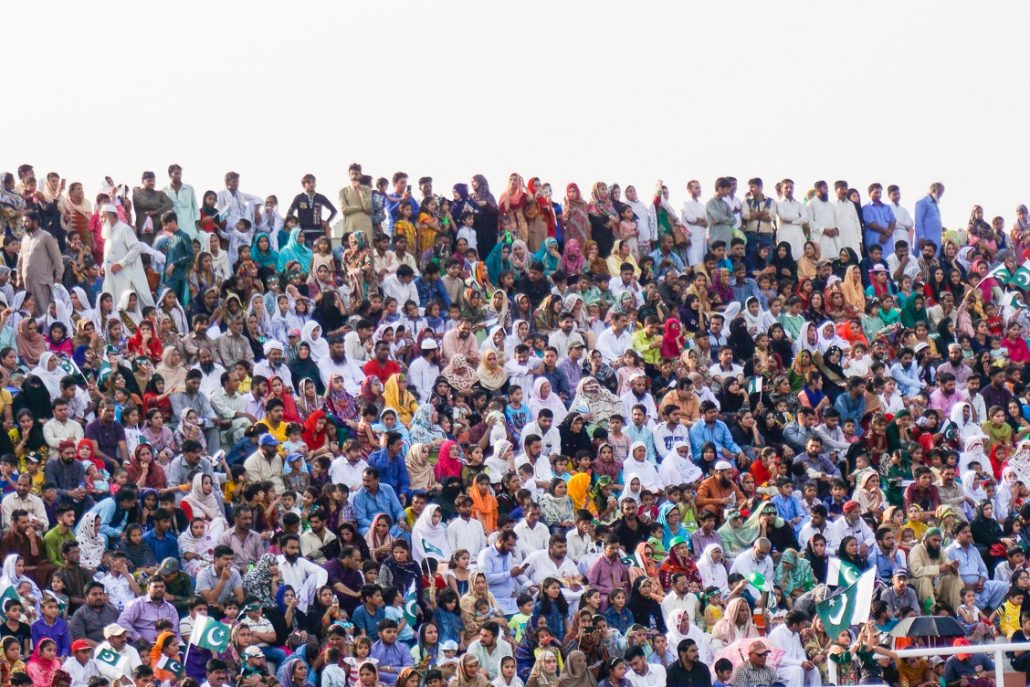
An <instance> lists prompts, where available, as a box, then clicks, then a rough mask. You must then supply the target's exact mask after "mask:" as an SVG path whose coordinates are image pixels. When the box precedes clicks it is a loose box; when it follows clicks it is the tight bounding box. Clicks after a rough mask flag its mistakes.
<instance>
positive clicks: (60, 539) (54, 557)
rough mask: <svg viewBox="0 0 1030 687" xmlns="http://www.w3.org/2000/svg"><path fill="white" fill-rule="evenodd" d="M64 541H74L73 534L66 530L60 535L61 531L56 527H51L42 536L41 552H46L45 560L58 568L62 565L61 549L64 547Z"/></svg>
mask: <svg viewBox="0 0 1030 687" xmlns="http://www.w3.org/2000/svg"><path fill="white" fill-rule="evenodd" d="M66 541H76V540H75V532H73V531H71V530H68V531H67V532H65V533H64V534H61V531H60V530H59V529H58V528H57V527H52V528H51V529H49V530H48V531H47V533H46V534H44V535H43V550H44V551H45V552H46V558H47V560H48V561H50V562H51V563H53V564H54V565H56V566H58V567H61V566H62V565H64V556H62V555H61V547H62V546H64V543H65V542H66Z"/></svg>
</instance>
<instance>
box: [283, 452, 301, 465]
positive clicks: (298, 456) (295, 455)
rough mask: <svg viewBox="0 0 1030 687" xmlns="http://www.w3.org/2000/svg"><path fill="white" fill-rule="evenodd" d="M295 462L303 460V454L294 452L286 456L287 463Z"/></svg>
mask: <svg viewBox="0 0 1030 687" xmlns="http://www.w3.org/2000/svg"><path fill="white" fill-rule="evenodd" d="M295 460H304V454H303V453H301V452H300V451H294V452H293V453H291V454H290V455H288V456H286V462H287V463H292V462H293V461H295Z"/></svg>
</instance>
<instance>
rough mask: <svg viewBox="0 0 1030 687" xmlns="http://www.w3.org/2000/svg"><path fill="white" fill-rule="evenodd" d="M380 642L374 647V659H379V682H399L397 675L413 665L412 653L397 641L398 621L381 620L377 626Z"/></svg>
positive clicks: (390, 683) (391, 683)
mask: <svg viewBox="0 0 1030 687" xmlns="http://www.w3.org/2000/svg"><path fill="white" fill-rule="evenodd" d="M376 628H377V629H378V630H379V640H378V641H376V642H375V643H374V644H373V645H372V653H371V654H370V655H371V656H372V658H377V659H379V681H380V682H382V683H383V684H384V685H393V684H396V682H397V674H398V673H399V672H401V670H403V669H404V668H407V667H409V666H411V665H412V659H411V651H410V650H409V649H408V648H407V647H406V646H404V645H403V644H400V643H399V642H398V641H397V623H396V621H393V620H390V619H386V620H380V621H379V624H378V625H377V626H376Z"/></svg>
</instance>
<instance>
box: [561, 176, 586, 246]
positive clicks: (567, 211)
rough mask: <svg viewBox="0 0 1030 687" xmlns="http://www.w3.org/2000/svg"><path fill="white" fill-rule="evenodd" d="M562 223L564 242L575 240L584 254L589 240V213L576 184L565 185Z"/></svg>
mask: <svg viewBox="0 0 1030 687" xmlns="http://www.w3.org/2000/svg"><path fill="white" fill-rule="evenodd" d="M562 225H563V227H564V229H565V242H566V244H568V242H569V241H577V242H579V244H580V245H582V246H583V252H584V254H586V252H587V250H586V249H587V246H586V244H587V242H588V241H589V240H590V213H589V206H588V205H587V203H586V202H585V201H584V200H583V194H582V193H580V190H579V186H577V185H576V184H569V185H568V186H566V187H565V205H564V207H563V208H562Z"/></svg>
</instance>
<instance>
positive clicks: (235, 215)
mask: <svg viewBox="0 0 1030 687" xmlns="http://www.w3.org/2000/svg"><path fill="white" fill-rule="evenodd" d="M263 203H264V201H262V200H261V199H260V198H258V197H257V196H252V195H250V194H249V193H243V192H242V191H240V175H239V173H238V172H226V173H225V188H224V189H222V190H221V191H219V192H218V198H217V199H216V201H215V208H217V210H218V219H219V220H221V221H223V222H225V226H226V228H227V229H229V230H231V229H233V228H234V227H235V226H236V223H237V222H238V221H240V220H241V219H245V220H247V221H248V222H257V221H258V219H259V218H258V211H259V210H260V209H261V206H262V204H263Z"/></svg>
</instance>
